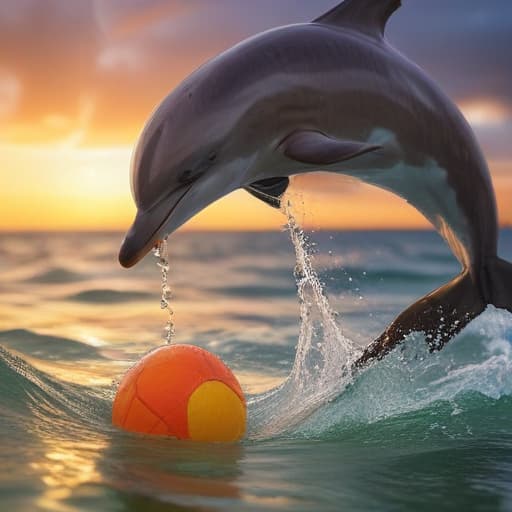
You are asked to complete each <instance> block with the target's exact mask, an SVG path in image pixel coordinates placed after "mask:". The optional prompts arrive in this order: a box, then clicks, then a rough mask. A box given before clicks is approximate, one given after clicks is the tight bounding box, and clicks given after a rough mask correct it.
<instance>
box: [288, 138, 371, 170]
mask: <svg viewBox="0 0 512 512" xmlns="http://www.w3.org/2000/svg"><path fill="white" fill-rule="evenodd" d="M281 147H282V148H283V150H284V154H285V155H286V156H287V157H288V158H291V159H292V160H296V161H297V162H302V163H304V164H311V165H330V164H335V163H338V162H344V161H346V160H351V159H352V158H355V157H357V156H361V155H364V154H366V153H370V152H372V151H376V150H377V149H381V146H376V145H373V144H366V143H364V142H354V141H350V140H339V139H334V138H332V137H329V136H327V135H325V134H323V133H320V132H315V131H300V132H295V133H293V134H292V135H290V136H289V137H287V138H286V139H285V140H284V141H283V142H282V143H281Z"/></svg>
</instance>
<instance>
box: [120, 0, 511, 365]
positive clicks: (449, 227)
mask: <svg viewBox="0 0 512 512" xmlns="http://www.w3.org/2000/svg"><path fill="white" fill-rule="evenodd" d="M399 7H400V1H399V0H346V1H345V2H343V3H341V4H340V5H338V6H337V7H335V8H334V9H332V10H331V11H329V12H328V13H326V14H324V15H323V16H321V17H319V18H318V19H316V20H315V21H313V22H312V23H306V24H298V25H290V26H285V27H281V28H277V29H274V30H270V31H268V32H264V33H262V34H259V35H257V36H255V37H252V38H250V39H248V40H246V41H244V42H242V43H240V44H238V45H236V46H234V47H233V48H231V49H229V50H227V51H226V52H224V53H222V54H221V55H219V56H217V57H215V58H214V59H212V60H210V61H209V62H207V63H206V64H204V65H203V66H202V67H200V68H199V69H198V70H197V71H196V72H194V73H193V74H192V75H191V76H189V77H188V78H187V79H186V80H185V81H184V82H183V83H182V84H181V85H180V86H178V87H177V88H176V89H175V90H174V91H173V92H172V93H171V94H170V95H169V96H167V98H166V99H165V100H164V101H163V102H162V104H161V105H160V106H159V107H158V109H157V110H156V111H155V112H154V114H153V116H152V117H151V119H150V120H149V122H148V123H147V125H146V127H145V129H144V131H143V133H142V135H141V137H140V140H139V143H138V146H137V149H136V152H135V155H134V159H133V164H132V165H133V168H132V188H133V195H134V198H135V201H136V204H137V207H138V213H137V216H136V219H135V222H134V224H133V226H132V228H131V230H130V231H129V232H128V234H127V236H126V238H125V240H124V243H123V245H122V248H121V251H120V255H119V260H120V262H121V264H122V265H123V266H125V267H131V266H133V265H135V264H136V263H137V262H138V261H139V260H140V259H141V258H143V257H144V256H145V255H146V254H147V253H148V252H149V251H150V250H151V248H152V247H153V246H154V245H155V243H157V241H158V240H160V239H162V238H164V237H165V236H167V235H168V234H170V233H172V232H173V231H175V230H176V229H177V228H179V227H180V226H181V225H182V224H184V223H185V222H186V221H187V220H188V219H190V218H191V217H193V216H194V215H195V214H196V213H198V212H199V211H201V210H203V209H204V208H205V207H206V206H208V205H209V204H211V203H212V202H214V201H216V200H217V199H219V198H221V197H223V196H225V195H226V194H228V193H230V192H232V191H233V190H235V189H238V188H245V189H246V190H247V191H248V192H250V193H251V194H253V195H254V196H256V197H258V198H259V199H261V200H262V201H264V202H266V203H268V204H269V205H270V206H274V207H279V205H280V198H281V196H282V195H283V194H284V192H285V191H286V189H287V187H288V184H289V178H288V177H289V176H291V175H296V174H300V173H309V172H314V171H319V170H322V171H328V172H334V173H338V174H343V175H349V176H352V177H354V178H357V179H359V180H361V181H363V182H365V183H369V184H371V185H375V186H377V187H380V188H382V189H385V190H388V191H392V192H394V193H395V194H397V195H398V196H400V197H402V198H404V199H405V200H406V201H407V202H409V203H410V204H412V205H413V206H414V207H415V208H416V209H417V210H419V211H420V212H421V213H422V214H423V215H424V216H425V217H426V218H427V219H428V220H429V221H430V222H431V223H432V225H433V226H434V227H435V228H436V229H437V231H438V232H439V233H440V235H441V236H442V237H443V238H444V239H445V240H446V242H447V243H448V245H449V246H450V248H451V249H452V251H453V253H454V255H455V256H456V257H457V259H458V260H459V261H460V263H461V267H462V269H461V273H460V275H458V276H457V277H456V278H455V279H453V281H451V282H450V283H448V284H446V285H445V286H443V287H441V288H440V289H438V290H436V291H434V292H432V293H431V294H429V295H428V296H426V297H424V298H422V299H420V300H419V301H418V302H416V303H415V304H413V305H412V306H410V307H409V308H408V309H407V310H406V311H404V312H403V313H402V314H401V315H400V316H399V317H398V318H397V319H396V320H395V321H394V322H393V323H392V324H391V325H390V326H389V327H388V328H387V329H386V331H385V332H384V333H383V334H382V335H381V336H380V337H379V338H378V339H377V340H375V341H374V342H373V343H372V344H371V345H370V346H369V348H368V349H367V350H366V352H365V353H364V355H363V356H362V358H361V359H360V361H359V364H360V365H364V364H365V363H367V362H368V361H370V360H372V359H379V358H381V357H383V356H384V355H385V354H386V353H387V352H389V351H390V350H391V349H392V348H393V347H395V346H396V345H397V344H398V343H399V342H401V341H403V340H404V339H405V337H406V336H407V335H408V334H410V333H411V332H414V331H419V332H424V333H425V335H426V337H427V341H428V343H429V345H430V347H431V349H432V350H437V349H440V348H442V346H443V345H444V344H445V343H446V342H447V341H448V340H449V339H451V338H452V337H453V336H454V335H455V334H457V333H458V332H459V331H460V330H461V329H462V328H463V327H464V326H465V325H467V323H468V322H470V321H471V320H472V319H473V318H475V317H476V316H478V315H479V314H480V313H481V312H482V311H483V310H484V309H485V308H486V306H487V305H488V304H493V305H495V306H496V307H498V308H504V309H507V310H508V311H510V312H512V265H511V264H510V263H508V262H506V261H504V260H501V259H500V258H498V256H497V237H498V223H497V212H496V204H495V197H494V191H493V188H492V183H491V179H490V175H489V171H488V168H487V164H486V162H485V159H484V157H483V155H482V152H481V150H480V149H479V146H478V143H477V141H476V139H475V136H474V134H473V132H472V130H471V128H470V126H469V125H468V123H467V122H466V120H465V119H464V117H463V116H462V114H461V113H460V111H459V110H458V109H457V107H456V106H455V105H454V104H453V103H452V101H451V100H450V99H449V98H448V97H447V96H446V95H445V94H444V93H443V92H442V91H441V90H440V89H439V87H438V86H437V85H436V84H435V83H434V82H433V81H432V80H431V79H430V78H428V77H427V76H426V74H425V73H424V72H423V71H422V70H421V69H420V68H419V67H418V66H416V65H415V64H413V63H411V62H410V61H409V60H407V59H406V58H405V57H404V56H403V55H401V54H400V53H398V52H397V51H396V50H395V49H394V48H393V47H392V46H391V45H390V44H389V43H388V42H387V41H386V39H385V37H384V30H385V26H386V22H387V20H388V18H389V17H390V16H391V15H392V14H393V12H394V11H395V10H396V9H398V8H399Z"/></svg>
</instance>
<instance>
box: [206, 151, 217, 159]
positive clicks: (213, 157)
mask: <svg viewBox="0 0 512 512" xmlns="http://www.w3.org/2000/svg"><path fill="white" fill-rule="evenodd" d="M215 160H217V153H216V152H215V151H212V152H211V153H210V154H209V155H208V161H209V162H215Z"/></svg>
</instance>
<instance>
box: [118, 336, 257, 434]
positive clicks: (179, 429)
mask: <svg viewBox="0 0 512 512" xmlns="http://www.w3.org/2000/svg"><path fill="white" fill-rule="evenodd" d="M246 421H247V410H246V403H245V398H244V395H243V392H242V389H241V388H240V384H239V383H238V380H237V379H236V377H235V376H234V375H233V373H232V372H231V370H230V369H229V368H228V367H227V366H226V365H225V364H224V363H223V362H222V361H221V360H220V359H219V358H218V357H217V356H215V355H213V354H211V353H210V352H207V351H206V350H204V349H202V348H199V347H195V346H192V345H169V346H165V347H161V348H159V349H157V350H154V351H153V352H150V353H149V354H148V355H146V356H145V357H143V358H142V359H141V360H140V361H139V362H138V363H137V364H136V365H135V366H134V367H133V368H131V369H130V370H129V371H128V372H127V373H126V375H125V376H124V377H123V380H122V381H121V384H120V385H119V388H118V390H117V394H116V397H115V400H114V406H113V410H112V423H113V424H114V425H116V426H118V427H120V428H122V429H124V430H128V431H130V432H140V433H144V434H153V435H161V436H171V437H176V438H178V439H190V440H192V441H208V442H230V441H237V440H239V439H241V438H242V437H243V435H244V433H245V429H246Z"/></svg>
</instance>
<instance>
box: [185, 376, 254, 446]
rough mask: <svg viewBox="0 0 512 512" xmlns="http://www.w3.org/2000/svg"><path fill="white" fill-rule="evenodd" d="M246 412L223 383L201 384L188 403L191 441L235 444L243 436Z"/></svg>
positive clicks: (210, 382)
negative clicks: (233, 442)
mask: <svg viewBox="0 0 512 512" xmlns="http://www.w3.org/2000/svg"><path fill="white" fill-rule="evenodd" d="M245 422H246V410H245V405H244V404H243V403H242V401H241V400H240V398H239V396H238V395H237V394H236V393H235V392H234V391H233V390H232V389H231V388H229V387H228V386H226V384H224V383H222V382H219V381H216V380H212V381H208V382H205V383H204V384H201V385H200V386H199V387H198V388H197V389H196V390H195V391H194V392H193V393H192V395H191V396H190V398H189V400H188V431H189V436H190V439H192V440H193V441H206V442H230V441H238V440H239V439H241V438H242V437H243V435H244V434H245Z"/></svg>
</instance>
